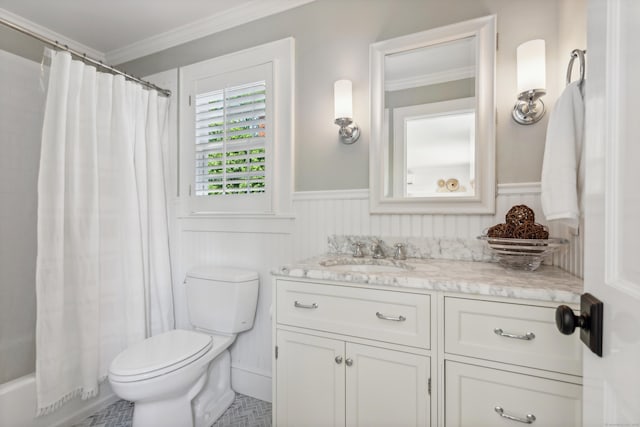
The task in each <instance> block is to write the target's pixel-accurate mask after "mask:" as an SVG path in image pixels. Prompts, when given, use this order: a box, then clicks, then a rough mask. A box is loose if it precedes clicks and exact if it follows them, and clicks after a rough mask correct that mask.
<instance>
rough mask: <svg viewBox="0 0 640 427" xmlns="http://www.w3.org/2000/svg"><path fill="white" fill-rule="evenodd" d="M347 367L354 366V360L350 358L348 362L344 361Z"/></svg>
mask: <svg viewBox="0 0 640 427" xmlns="http://www.w3.org/2000/svg"><path fill="white" fill-rule="evenodd" d="M344 363H345V365H347V366H351V365H353V359H352V358H350V357H348V358H347V360H345V361H344Z"/></svg>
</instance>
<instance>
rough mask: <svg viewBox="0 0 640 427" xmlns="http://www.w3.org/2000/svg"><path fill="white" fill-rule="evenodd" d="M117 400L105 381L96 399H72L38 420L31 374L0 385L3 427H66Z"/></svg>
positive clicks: (33, 377) (1, 424)
mask: <svg viewBox="0 0 640 427" xmlns="http://www.w3.org/2000/svg"><path fill="white" fill-rule="evenodd" d="M116 400H118V397H117V396H116V395H115V394H113V392H112V391H111V387H110V386H109V383H108V381H104V382H103V383H102V384H101V385H100V393H99V394H98V396H97V397H95V398H93V399H89V400H80V398H76V399H73V400H71V401H69V402H67V403H66V404H65V405H63V406H62V407H61V408H60V409H59V410H57V411H55V412H53V413H52V414H49V415H45V416H42V417H38V418H36V417H35V412H36V377H35V374H29V375H25V376H24V377H20V378H18V379H15V380H13V381H9V382H7V383H4V384H0V426H3V427H67V426H70V425H72V424H74V423H77V422H80V421H82V420H83V419H84V418H86V417H88V416H89V415H91V414H93V413H95V412H97V411H99V410H100V409H102V408H104V407H106V406H108V405H110V404H111V403H113V402H115V401H116Z"/></svg>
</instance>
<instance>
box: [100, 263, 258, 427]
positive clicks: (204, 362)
mask: <svg viewBox="0 0 640 427" xmlns="http://www.w3.org/2000/svg"><path fill="white" fill-rule="evenodd" d="M185 286H186V295H187V307H188V310H189V321H190V323H191V325H192V326H193V328H194V330H181V329H176V330H172V331H168V332H165V333H162V334H159V335H155V336H153V337H150V338H147V339H145V340H144V341H141V342H139V343H136V344H134V345H132V346H130V347H129V348H127V349H126V350H124V351H123V352H122V353H120V354H119V355H118V356H116V358H115V359H114V360H113V362H111V365H110V367H109V383H110V384H111V388H112V389H113V392H114V393H115V394H116V395H117V396H119V397H120V398H122V399H126V400H129V401H132V402H134V405H135V406H134V411H133V427H210V426H211V425H212V424H213V423H214V422H215V421H216V419H218V417H220V415H222V413H223V412H224V411H225V410H226V409H227V408H228V407H229V405H231V402H233V399H234V398H235V393H234V391H233V390H232V389H231V356H230V354H229V350H228V348H229V346H230V345H231V344H232V343H233V342H234V340H235V338H236V335H237V334H238V333H240V332H242V331H246V330H247V329H251V327H252V326H253V321H254V318H255V313H256V305H257V301H258V274H257V273H255V272H253V271H247V270H241V269H236V268H228V267H214V266H205V267H198V268H195V269H193V270H192V271H190V272H189V273H188V274H187V278H186V280H185Z"/></svg>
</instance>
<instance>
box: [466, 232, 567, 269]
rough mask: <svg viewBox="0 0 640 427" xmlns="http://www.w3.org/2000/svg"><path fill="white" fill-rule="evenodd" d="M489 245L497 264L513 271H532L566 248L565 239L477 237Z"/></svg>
mask: <svg viewBox="0 0 640 427" xmlns="http://www.w3.org/2000/svg"><path fill="white" fill-rule="evenodd" d="M478 239H480V240H484V241H486V242H487V245H489V248H490V249H491V251H492V252H493V253H494V254H495V256H496V258H497V259H498V262H499V263H500V264H501V265H502V266H504V267H507V268H511V269H514V270H529V271H534V270H536V269H537V268H538V267H540V264H541V263H542V261H543V260H544V258H546V257H548V256H551V255H552V254H553V253H554V252H556V251H558V250H562V249H564V248H566V246H567V245H568V244H569V241H568V240H567V239H562V238H558V237H550V238H548V239H513V238H506V237H489V236H487V235H482V236H478Z"/></svg>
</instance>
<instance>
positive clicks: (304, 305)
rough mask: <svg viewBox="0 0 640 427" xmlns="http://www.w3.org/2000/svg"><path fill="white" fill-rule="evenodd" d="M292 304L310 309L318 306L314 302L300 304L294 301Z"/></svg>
mask: <svg viewBox="0 0 640 427" xmlns="http://www.w3.org/2000/svg"><path fill="white" fill-rule="evenodd" d="M293 305H294V306H295V307H298V308H308V309H312V310H313V309H316V308H318V304H316V303H315V302H314V303H313V304H302V303H300V302H298V301H294V303H293Z"/></svg>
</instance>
